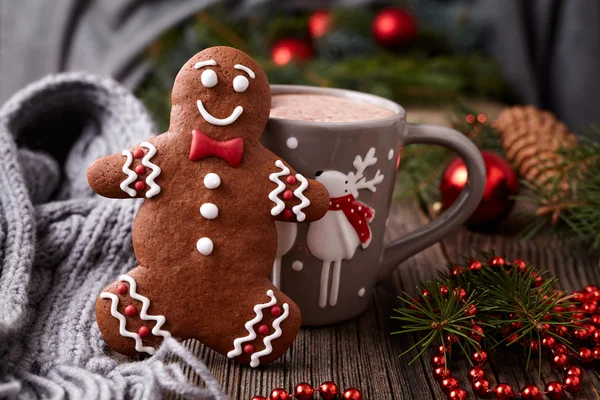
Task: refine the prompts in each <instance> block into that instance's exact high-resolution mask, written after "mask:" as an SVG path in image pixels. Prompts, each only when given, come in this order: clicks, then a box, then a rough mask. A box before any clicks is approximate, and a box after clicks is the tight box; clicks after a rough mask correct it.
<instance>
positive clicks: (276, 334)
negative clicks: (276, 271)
mask: <svg viewBox="0 0 600 400" xmlns="http://www.w3.org/2000/svg"><path fill="white" fill-rule="evenodd" d="M269 286H270V288H266V289H265V290H264V291H263V290H261V292H260V293H252V294H250V296H253V298H254V299H255V300H253V304H254V305H253V306H251V308H250V307H249V309H248V310H238V312H236V314H237V315H240V314H241V315H245V316H247V319H245V320H239V321H236V322H235V324H236V325H237V326H239V329H236V334H235V335H234V336H233V337H232V338H231V340H230V341H229V342H228V343H229V344H228V348H227V351H226V354H227V357H229V358H234V359H235V360H236V361H239V362H243V363H248V364H250V366H251V367H257V366H259V365H263V364H266V363H269V362H271V361H273V360H276V359H278V358H279V357H281V356H282V355H283V353H285V352H286V351H287V349H288V348H289V347H290V346H291V345H292V343H293V341H294V339H295V338H296V335H297V334H298V331H299V330H300V324H301V322H302V321H301V316H300V310H299V308H298V306H297V305H296V304H295V303H294V302H292V301H291V300H290V299H289V298H288V297H287V296H286V295H285V294H283V293H282V292H280V291H279V290H278V289H277V288H275V287H273V286H271V285H269ZM256 295H258V298H257V297H256ZM257 300H258V301H257ZM241 304H243V303H241Z"/></svg>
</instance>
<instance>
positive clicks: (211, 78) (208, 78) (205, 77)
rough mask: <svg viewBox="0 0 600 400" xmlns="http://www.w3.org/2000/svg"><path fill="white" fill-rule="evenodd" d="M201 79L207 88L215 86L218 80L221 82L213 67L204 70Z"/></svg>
mask: <svg viewBox="0 0 600 400" xmlns="http://www.w3.org/2000/svg"><path fill="white" fill-rule="evenodd" d="M200 80H201V81H202V85H203V86H204V87H207V88H211V87H214V86H215V85H216V84H217V82H219V78H217V73H216V72H215V71H213V70H212V69H207V70H206V71H203V72H202V75H200Z"/></svg>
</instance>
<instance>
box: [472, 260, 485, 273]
mask: <svg viewBox="0 0 600 400" xmlns="http://www.w3.org/2000/svg"><path fill="white" fill-rule="evenodd" d="M482 268H483V265H482V264H481V262H479V261H477V260H473V261H471V262H470V263H469V271H471V272H479V271H480V270H481V269H482Z"/></svg>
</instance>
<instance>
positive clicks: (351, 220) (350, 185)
mask: <svg viewBox="0 0 600 400" xmlns="http://www.w3.org/2000/svg"><path fill="white" fill-rule="evenodd" d="M376 162H377V158H376V157H375V148H374V147H371V149H369V151H368V152H367V155H366V156H365V158H364V160H363V159H362V158H361V157H360V156H356V158H355V159H354V162H353V165H354V168H356V172H349V173H348V174H344V173H342V172H340V171H332V170H329V171H318V172H317V174H316V175H317V176H316V178H315V179H316V181H318V182H320V183H321V184H323V185H324V186H325V188H326V189H327V190H328V191H329V195H330V197H331V199H330V203H329V210H328V211H327V213H326V214H325V216H324V217H323V218H322V219H320V220H319V221H316V222H312V223H311V224H310V226H309V228H308V236H307V242H308V248H309V249H310V251H311V252H312V254H313V255H314V256H315V257H317V258H318V259H320V260H323V269H322V270H321V287H320V291H319V306H320V307H321V308H324V307H326V306H327V289H328V286H329V271H330V268H331V264H332V263H333V276H332V283H331V293H330V295H329V305H330V306H332V307H333V306H335V305H336V304H337V300H338V292H339V287H340V272H341V267H342V260H350V259H351V258H352V257H354V253H355V252H356V249H357V248H358V246H362V248H363V249H366V248H367V247H368V246H369V244H370V243H371V228H370V227H369V224H370V223H371V221H372V220H373V218H375V210H374V209H372V208H371V207H369V206H367V205H365V204H363V203H361V202H359V201H357V200H356V199H357V198H358V195H359V190H361V189H368V190H370V191H371V192H375V191H376V190H377V188H376V187H375V186H376V185H377V184H379V183H381V182H382V181H383V175H382V174H381V171H380V170H377V173H376V174H375V176H374V177H373V179H371V180H367V178H366V176H365V170H366V169H367V168H368V167H370V166H372V165H375V163H376Z"/></svg>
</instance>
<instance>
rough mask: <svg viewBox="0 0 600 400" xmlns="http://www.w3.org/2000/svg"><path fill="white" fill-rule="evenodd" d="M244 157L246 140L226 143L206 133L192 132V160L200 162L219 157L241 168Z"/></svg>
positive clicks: (239, 139)
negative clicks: (207, 158)
mask: <svg viewBox="0 0 600 400" xmlns="http://www.w3.org/2000/svg"><path fill="white" fill-rule="evenodd" d="M243 155H244V139H242V138H235V139H231V140H227V141H225V142H219V141H217V140H214V139H211V138H209V137H208V136H207V135H206V134H205V133H204V132H200V131H199V130H196V129H194V130H193V131H192V148H191V149H190V160H191V161H198V160H202V159H204V158H206V157H219V158H221V159H223V160H225V161H226V162H227V164H229V165H231V166H232V167H234V168H237V167H239V165H240V163H241V162H242V156H243Z"/></svg>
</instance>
